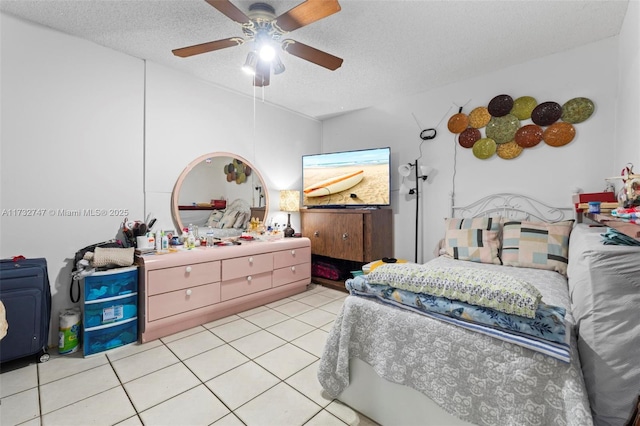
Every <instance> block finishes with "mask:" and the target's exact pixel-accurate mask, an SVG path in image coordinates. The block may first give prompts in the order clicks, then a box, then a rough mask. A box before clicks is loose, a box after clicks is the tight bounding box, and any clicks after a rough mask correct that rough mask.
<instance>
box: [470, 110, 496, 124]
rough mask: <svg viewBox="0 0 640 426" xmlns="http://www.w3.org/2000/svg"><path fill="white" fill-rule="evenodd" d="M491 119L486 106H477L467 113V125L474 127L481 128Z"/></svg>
mask: <svg viewBox="0 0 640 426" xmlns="http://www.w3.org/2000/svg"><path fill="white" fill-rule="evenodd" d="M489 120H491V114H489V110H488V109H487V108H486V107H477V108H474V109H473V111H471V112H470V113H469V125H470V126H471V127H473V128H474V129H482V128H483V127H484V126H486V125H487V123H488V122H489Z"/></svg>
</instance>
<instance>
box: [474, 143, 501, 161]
mask: <svg viewBox="0 0 640 426" xmlns="http://www.w3.org/2000/svg"><path fill="white" fill-rule="evenodd" d="M496 147H497V145H496V141H494V140H493V139H491V138H482V139H480V140H478V141H477V142H476V143H474V144H473V155H475V156H476V157H478V158H479V159H481V160H486V159H487V158H490V157H491V156H493V154H495V153H496Z"/></svg>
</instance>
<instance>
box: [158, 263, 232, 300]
mask: <svg viewBox="0 0 640 426" xmlns="http://www.w3.org/2000/svg"><path fill="white" fill-rule="evenodd" d="M218 281H220V262H219V261H215V262H205V263H195V264H193V265H185V266H176V267H174V268H166V269H156V270H153V271H149V281H148V282H149V285H148V289H147V294H148V295H149V296H153V295H154V294H161V293H167V292H170V291H174V290H180V289H183V288H189V287H195V286H198V285H203V284H209V283H214V282H218Z"/></svg>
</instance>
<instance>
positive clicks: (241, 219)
mask: <svg viewBox="0 0 640 426" xmlns="http://www.w3.org/2000/svg"><path fill="white" fill-rule="evenodd" d="M249 216H250V213H246V212H238V216H237V217H236V221H235V222H234V223H233V227H234V228H236V229H240V228H242V229H244V228H246V227H247V220H248V219H249Z"/></svg>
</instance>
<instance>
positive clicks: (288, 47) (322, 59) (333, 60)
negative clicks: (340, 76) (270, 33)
mask: <svg viewBox="0 0 640 426" xmlns="http://www.w3.org/2000/svg"><path fill="white" fill-rule="evenodd" d="M282 48H283V49H284V50H285V51H287V52H289V53H291V54H292V55H294V56H297V57H298V58H302V59H305V60H307V61H309V62H313V63H314V64H316V65H320V66H321V67H325V68H327V69H330V70H331V71H335V70H337V69H338V68H340V66H341V65H342V61H343V60H342V58H338V57H337V56H333V55H331V54H329V53H327V52H323V51H322V50H318V49H316V48H313V47H311V46H307V45H306V44H303V43H300V42H298V41H294V40H284V41H283V42H282Z"/></svg>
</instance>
